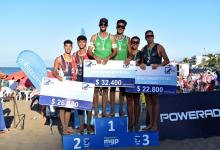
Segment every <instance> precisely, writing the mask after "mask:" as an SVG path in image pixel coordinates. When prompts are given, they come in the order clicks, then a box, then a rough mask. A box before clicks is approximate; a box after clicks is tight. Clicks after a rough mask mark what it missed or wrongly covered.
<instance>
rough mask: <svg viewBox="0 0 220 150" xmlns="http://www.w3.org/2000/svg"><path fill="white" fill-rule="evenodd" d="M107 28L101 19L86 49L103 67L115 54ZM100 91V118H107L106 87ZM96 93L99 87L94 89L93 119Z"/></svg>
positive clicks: (112, 37) (96, 111)
mask: <svg viewBox="0 0 220 150" xmlns="http://www.w3.org/2000/svg"><path fill="white" fill-rule="evenodd" d="M107 26H108V20H107V19H106V18H101V19H100V21H99V27H100V32H99V33H97V34H94V35H93V36H92V37H91V40H90V45H89V48H88V56H89V57H90V58H92V59H95V60H96V62H97V63H98V64H101V63H102V64H103V65H105V64H107V62H108V60H110V59H112V58H114V57H115V56H116V54H117V50H116V48H117V47H116V43H115V38H114V36H113V35H111V34H110V33H108V32H107V31H106V30H107ZM93 51H94V52H93ZM102 90H103V94H102V117H107V116H108V115H107V114H106V102H107V99H108V87H103V88H102ZM98 92H99V87H96V88H95V91H94V98H93V103H94V109H95V117H98Z"/></svg>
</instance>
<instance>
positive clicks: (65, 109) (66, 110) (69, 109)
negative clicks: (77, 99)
mask: <svg viewBox="0 0 220 150" xmlns="http://www.w3.org/2000/svg"><path fill="white" fill-rule="evenodd" d="M57 109H58V110H64V111H65V112H71V108H65V107H57Z"/></svg>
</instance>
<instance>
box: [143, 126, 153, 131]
mask: <svg viewBox="0 0 220 150" xmlns="http://www.w3.org/2000/svg"><path fill="white" fill-rule="evenodd" d="M151 128H152V125H149V126H147V127H145V128H143V130H146V131H149V130H151Z"/></svg>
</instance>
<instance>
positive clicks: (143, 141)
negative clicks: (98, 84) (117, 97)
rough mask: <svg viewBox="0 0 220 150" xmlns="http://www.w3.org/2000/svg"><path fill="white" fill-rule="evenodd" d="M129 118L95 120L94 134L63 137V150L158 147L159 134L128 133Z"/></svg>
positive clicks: (144, 132) (145, 132)
mask: <svg viewBox="0 0 220 150" xmlns="http://www.w3.org/2000/svg"><path fill="white" fill-rule="evenodd" d="M127 124H128V122H127V117H112V118H110V117H106V118H96V119H95V124H94V125H95V133H94V134H83V135H80V134H77V133H75V134H71V135H63V137H62V138H63V149H64V150H72V149H103V148H116V147H117V148H120V147H143V146H158V145H159V135H158V132H147V131H137V132H128V128H127Z"/></svg>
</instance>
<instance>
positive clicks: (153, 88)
mask: <svg viewBox="0 0 220 150" xmlns="http://www.w3.org/2000/svg"><path fill="white" fill-rule="evenodd" d="M176 86H177V69H176V67H171V66H164V67H158V68H157V69H152V67H151V66H147V67H146V70H142V69H140V67H136V71H135V85H134V86H133V87H127V88H126V92H129V93H141V92H143V93H161V94H175V93H176Z"/></svg>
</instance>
